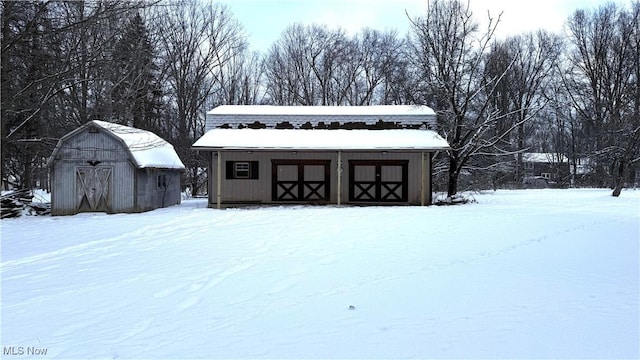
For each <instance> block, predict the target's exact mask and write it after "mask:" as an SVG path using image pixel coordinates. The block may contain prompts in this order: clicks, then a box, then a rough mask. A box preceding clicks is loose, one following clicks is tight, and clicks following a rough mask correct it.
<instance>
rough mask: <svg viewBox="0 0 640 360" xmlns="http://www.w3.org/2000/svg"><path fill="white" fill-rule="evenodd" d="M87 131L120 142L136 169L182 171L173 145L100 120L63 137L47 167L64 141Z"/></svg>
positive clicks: (141, 131) (148, 133)
mask: <svg viewBox="0 0 640 360" xmlns="http://www.w3.org/2000/svg"><path fill="white" fill-rule="evenodd" d="M86 129H89V131H95V130H97V129H101V130H102V131H104V132H105V133H107V134H109V135H111V136H113V137H114V138H115V139H117V140H118V141H120V142H121V143H122V145H123V148H124V149H125V150H126V151H127V152H128V153H129V155H130V156H131V161H132V162H133V164H135V165H136V167H137V168H139V169H142V168H159V169H184V168H185V167H184V164H183V163H182V161H181V160H180V157H179V156H178V154H177V153H176V151H175V149H174V148H173V145H171V144H169V143H168V142H167V141H166V140H164V139H163V138H161V137H159V136H158V135H156V134H154V133H152V132H151V131H147V130H142V129H137V128H133V127H130V126H125V125H120V124H114V123H110V122H106V121H101V120H93V121H89V122H88V123H86V124H85V125H83V126H81V127H79V128H78V129H76V130H74V131H72V132H70V133H68V134H66V135H65V136H63V137H62V138H61V139H60V141H58V145H57V146H56V148H55V149H54V150H53V153H52V154H51V157H50V158H49V165H50V164H51V162H52V161H53V160H54V158H55V157H56V155H57V154H58V153H59V152H60V150H61V147H62V146H64V144H65V143H66V140H67V139H69V138H71V137H73V136H76V135H77V134H78V133H81V132H82V131H84V130H86Z"/></svg>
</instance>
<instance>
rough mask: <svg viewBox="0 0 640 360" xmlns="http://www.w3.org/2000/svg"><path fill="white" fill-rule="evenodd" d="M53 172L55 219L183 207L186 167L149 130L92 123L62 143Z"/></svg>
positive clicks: (53, 159) (55, 153)
mask: <svg viewBox="0 0 640 360" xmlns="http://www.w3.org/2000/svg"><path fill="white" fill-rule="evenodd" d="M48 166H49V167H50V169H51V184H52V186H51V213H52V215H69V214H76V213H80V212H94V211H95V212H107V213H121V212H127V213H129V212H142V211H148V210H152V209H156V208H160V207H165V206H170V205H175V204H179V203H180V201H181V193H180V173H181V172H182V170H183V169H184V165H183V164H182V161H180V158H179V157H178V155H177V154H176V152H175V150H174V148H173V146H172V145H171V144H169V143H167V142H166V141H165V140H163V139H162V138H160V137H158V136H157V135H155V134H154V133H152V132H149V131H146V130H140V129H136V128H132V127H128V126H124V125H118V124H113V123H108V122H104V121H98V120H94V121H90V122H88V123H87V124H85V125H83V126H81V127H80V128H78V129H76V130H74V131H72V132H70V133H68V134H66V135H65V136H63V137H62V138H61V139H60V140H59V141H58V144H57V146H56V148H55V149H54V150H53V153H52V154H51V157H50V158H49V161H48Z"/></svg>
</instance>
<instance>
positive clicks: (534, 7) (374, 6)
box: [221, 0, 631, 51]
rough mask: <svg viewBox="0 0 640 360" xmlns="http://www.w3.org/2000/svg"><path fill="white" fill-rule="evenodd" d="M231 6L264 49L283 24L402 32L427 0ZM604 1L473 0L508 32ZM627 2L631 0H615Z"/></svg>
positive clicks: (299, 0)
mask: <svg viewBox="0 0 640 360" xmlns="http://www.w3.org/2000/svg"><path fill="white" fill-rule="evenodd" d="M221 2H222V3H225V4H227V5H228V6H229V7H230V9H231V10H232V12H233V14H234V16H235V17H236V18H237V19H238V20H239V21H240V22H241V23H242V25H243V26H244V28H245V30H246V32H247V33H248V35H249V41H250V45H251V47H252V48H254V49H256V50H259V51H265V50H267V49H268V48H269V47H270V46H271V44H273V43H274V42H275V41H276V40H277V39H278V38H279V37H280V34H281V33H282V31H284V29H285V28H286V27H287V26H288V25H290V24H292V23H294V22H299V23H302V24H312V23H319V24H326V25H328V26H329V27H330V28H335V27H341V28H343V29H344V30H346V31H347V32H348V33H357V32H358V31H359V30H360V29H362V28H364V27H370V28H373V29H377V30H386V29H396V30H398V32H399V33H400V35H404V34H405V33H406V32H407V30H408V29H409V22H408V20H407V17H406V14H405V11H406V12H408V13H409V14H410V15H411V16H420V15H422V14H423V13H424V12H425V11H426V6H427V5H426V4H427V0H221ZM606 2H607V0H471V9H472V11H473V13H474V16H475V17H476V19H477V20H478V21H484V20H485V19H486V18H487V11H490V12H491V14H492V15H495V16H497V15H498V14H499V13H500V12H501V11H502V12H503V15H502V19H501V23H500V25H499V26H498V35H499V36H506V35H510V34H519V33H522V32H526V31H530V30H536V29H538V28H544V29H548V30H550V31H556V32H558V31H561V30H562V26H563V24H564V22H565V20H566V19H567V17H568V16H569V15H570V14H572V13H573V11H574V10H576V9H579V8H596V7H598V6H600V5H602V4H604V3H606ZM613 2H616V3H619V4H629V3H630V2H631V0H613Z"/></svg>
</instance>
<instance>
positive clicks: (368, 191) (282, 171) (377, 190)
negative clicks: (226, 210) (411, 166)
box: [272, 160, 409, 203]
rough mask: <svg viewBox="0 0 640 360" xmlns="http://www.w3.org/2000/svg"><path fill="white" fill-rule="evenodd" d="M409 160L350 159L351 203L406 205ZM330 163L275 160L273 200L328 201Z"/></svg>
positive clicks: (325, 161) (273, 167)
mask: <svg viewBox="0 0 640 360" xmlns="http://www.w3.org/2000/svg"><path fill="white" fill-rule="evenodd" d="M408 163H409V162H408V161H407V160H350V161H349V167H348V168H349V172H348V174H347V180H348V186H349V201H350V202H372V203H385V202H390V203H392V202H406V201H407V198H408V187H407V178H408ZM330 179H331V162H330V161H329V160H272V200H273V201H291V202H327V201H329V199H330Z"/></svg>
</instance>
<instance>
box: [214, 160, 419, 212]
mask: <svg viewBox="0 0 640 360" xmlns="http://www.w3.org/2000/svg"><path fill="white" fill-rule="evenodd" d="M214 154H215V153H214ZM220 155H221V156H220V158H221V159H220V160H221V170H222V174H220V175H221V176H220V178H221V181H222V183H221V189H222V191H221V195H222V196H221V203H222V204H225V203H226V204H234V203H267V204H268V203H273V201H272V163H271V160H274V159H275V160H329V161H330V162H331V163H330V166H329V169H330V171H331V174H330V183H329V186H330V201H329V202H330V203H337V199H338V195H337V194H338V189H337V159H338V153H337V151H328V152H301V151H297V152H293V151H279V152H278V151H251V152H249V151H221V152H220ZM421 159H422V153H421V152H391V151H389V152H381V151H370V152H342V179H341V189H340V190H341V199H342V203H348V194H349V176H350V174H349V160H376V161H379V160H408V179H407V186H408V203H410V204H414V205H419V204H420V203H421V194H422V189H421V182H422V180H423V174H422V161H421ZM217 161H218V159H217V158H216V157H215V156H211V163H210V166H209V194H210V195H209V204H210V206H211V207H215V206H216V200H217V186H216V184H217V179H218V174H217V169H218V166H217V165H218V164H217ZM226 161H258V162H259V178H258V179H227V176H226ZM424 163H425V165H424V166H425V169H424V170H425V171H426V174H427V175H426V176H425V177H424V186H425V197H426V199H428V198H429V195H427V194H429V193H430V191H431V189H430V188H428V185H429V183H430V175H429V174H430V171H431V169H430V157H429V154H428V153H427V154H426V156H425V161H424ZM279 169H280V170H281V171H284V172H286V171H287V170H288V169H287V168H286V167H279ZM321 169H322V167H321V166H318V167H317V168H316V166H310V167H305V172H306V174H305V178H306V179H307V176H309V178H308V179H309V180H320V179H321V176H322V175H321V171H322V170H321ZM393 169H395V167H394V168H389V169H386V170H385V171H384V172H383V174H382V176H383V177H384V179H385V181H397V180H399V179H400V176H401V175H400V174H399V170H400V169H401V167H399V166H398V167H397V169H396V170H398V171H397V172H398V173H395V172H393V171H389V170H393ZM289 170H290V171H291V174H289V175H290V176H289V177H287V174H282V176H281V177H280V178H281V179H284V178H292V179H294V178H295V174H294V173H293V172H295V171H297V170H296V169H293V168H292V169H289ZM363 171H367V170H363ZM369 175H370V174H369ZM356 176H360V175H356ZM361 176H366V174H361ZM316 178H317V179H316Z"/></svg>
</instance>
